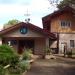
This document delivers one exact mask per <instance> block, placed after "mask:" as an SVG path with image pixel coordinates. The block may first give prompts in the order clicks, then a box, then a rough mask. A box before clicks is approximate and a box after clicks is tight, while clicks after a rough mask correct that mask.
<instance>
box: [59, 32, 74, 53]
mask: <svg viewBox="0 0 75 75" xmlns="http://www.w3.org/2000/svg"><path fill="white" fill-rule="evenodd" d="M70 40H75V33H74V34H66V33H62V34H59V53H64V45H65V44H66V45H67V50H71V47H70Z"/></svg>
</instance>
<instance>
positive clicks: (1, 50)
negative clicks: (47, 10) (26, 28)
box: [0, 45, 19, 66]
mask: <svg viewBox="0 0 75 75" xmlns="http://www.w3.org/2000/svg"><path fill="white" fill-rule="evenodd" d="M18 59H19V58H18V55H17V54H16V53H15V51H14V49H13V48H11V47H10V46H8V45H0V65H3V66H6V65H8V64H16V63H17V62H18Z"/></svg>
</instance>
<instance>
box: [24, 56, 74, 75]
mask: <svg viewBox="0 0 75 75" xmlns="http://www.w3.org/2000/svg"><path fill="white" fill-rule="evenodd" d="M25 75H75V59H70V58H63V57H56V59H50V60H47V59H37V60H35V62H34V63H32V66H31V69H30V70H29V71H28V72H27V73H26V74H25Z"/></svg>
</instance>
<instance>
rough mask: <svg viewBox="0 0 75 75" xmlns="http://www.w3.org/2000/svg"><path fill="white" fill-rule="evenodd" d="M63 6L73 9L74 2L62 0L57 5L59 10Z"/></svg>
mask: <svg viewBox="0 0 75 75" xmlns="http://www.w3.org/2000/svg"><path fill="white" fill-rule="evenodd" d="M65 6H70V7H73V8H75V0H63V1H60V3H59V4H58V5H57V7H58V8H59V9H61V8H63V7H65Z"/></svg>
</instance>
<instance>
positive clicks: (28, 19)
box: [24, 9, 30, 23]
mask: <svg viewBox="0 0 75 75" xmlns="http://www.w3.org/2000/svg"><path fill="white" fill-rule="evenodd" d="M24 15H25V16H26V17H27V18H26V19H25V22H26V23H29V21H30V18H29V16H30V14H29V13H28V9H27V13H26V14H24Z"/></svg>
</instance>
